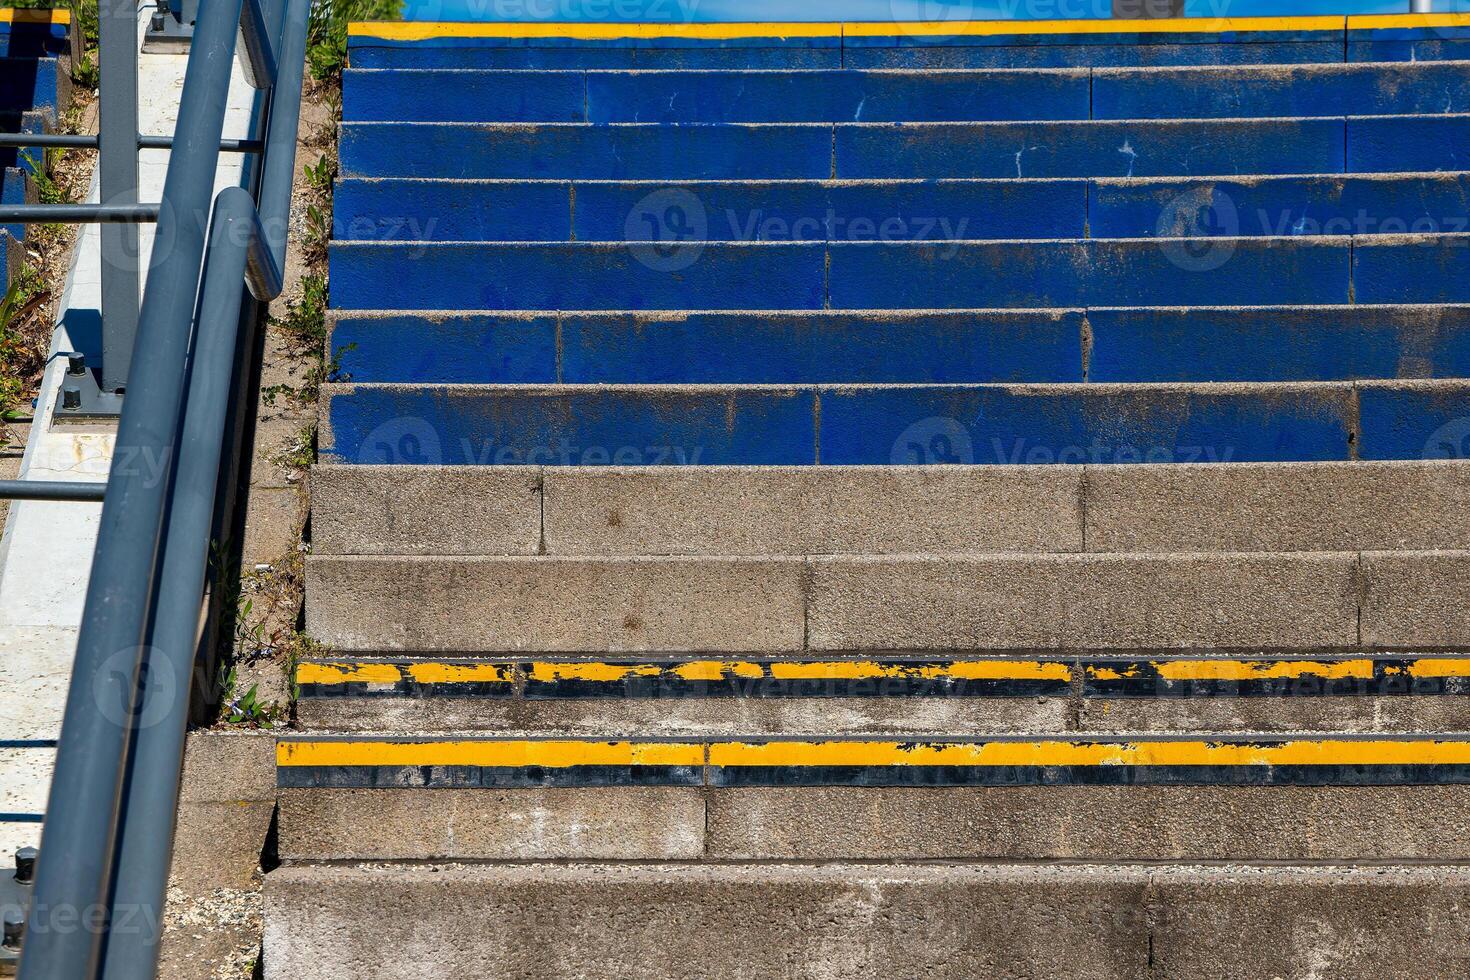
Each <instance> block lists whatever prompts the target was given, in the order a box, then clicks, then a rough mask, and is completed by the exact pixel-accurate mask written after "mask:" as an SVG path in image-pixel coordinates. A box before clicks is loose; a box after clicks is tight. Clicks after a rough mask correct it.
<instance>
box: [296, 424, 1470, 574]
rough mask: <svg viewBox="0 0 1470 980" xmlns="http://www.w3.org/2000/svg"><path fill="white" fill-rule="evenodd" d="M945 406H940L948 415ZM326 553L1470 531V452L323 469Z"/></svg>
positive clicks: (1140, 548) (1198, 544)
mask: <svg viewBox="0 0 1470 980" xmlns="http://www.w3.org/2000/svg"><path fill="white" fill-rule="evenodd" d="M935 421H937V420H935ZM312 492H313V498H312V503H313V514H312V529H313V550H314V551H315V553H316V554H318V555H537V554H547V555H565V556H580V557H589V556H634V555H819V554H912V553H922V554H966V553H985V552H1000V551H1006V552H1082V551H1089V552H1208V551H1273V552H1279V551H1365V550H1397V549H1406V548H1407V549H1426V550H1430V549H1463V548H1470V461H1467V460H1459V459H1450V460H1425V461H1404V462H1400V461H1387V462H1371V461H1358V462H1347V463H1232V464H1221V465H1210V464H1200V465H1189V464H1138V465H1124V464H1116V465H1086V466H1081V465H1057V466H1026V465H1018V466H824V467H801V466H772V467H740V466H731V467H719V468H709V467H696V466H668V467H597V466H591V467H577V466H547V467H539V466H531V467H518V466H364V465H357V466H351V465H321V466H317V467H316V468H315V470H314V471H313V475H312Z"/></svg>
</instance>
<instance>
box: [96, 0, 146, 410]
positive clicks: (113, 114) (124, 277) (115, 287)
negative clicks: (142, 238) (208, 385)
mask: <svg viewBox="0 0 1470 980" xmlns="http://www.w3.org/2000/svg"><path fill="white" fill-rule="evenodd" d="M97 13H98V21H97V60H98V67H99V69H100V71H99V75H100V77H99V79H98V86H97V87H98V90H99V96H98V97H99V99H100V106H99V112H100V116H101V120H100V123H101V125H100V127H99V133H98V136H97V185H98V188H99V190H100V197H101V201H102V203H103V204H136V203H138V12H137V6H136V4H135V3H134V2H132V0H102V2H101V4H100V5H99V6H98V8H97ZM98 231H99V232H100V234H101V238H102V390H103V391H105V392H109V393H111V392H117V391H119V390H121V389H122V388H124V387H125V386H126V385H127V383H128V367H129V366H130V365H131V363H132V360H133V339H134V337H136V336H137V333H138V301H139V289H140V285H139V271H140V266H141V259H140V258H139V255H138V226H137V225H135V224H107V225H103V226H102V227H101V228H99V229H98Z"/></svg>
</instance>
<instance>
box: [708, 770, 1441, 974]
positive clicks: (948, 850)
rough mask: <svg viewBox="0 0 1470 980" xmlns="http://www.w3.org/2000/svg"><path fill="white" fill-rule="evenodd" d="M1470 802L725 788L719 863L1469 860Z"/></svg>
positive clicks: (718, 818)
mask: <svg viewBox="0 0 1470 980" xmlns="http://www.w3.org/2000/svg"><path fill="white" fill-rule="evenodd" d="M1467 803H1470V787H1465V786H1398V787H1380V786H1324V787H1307V786H1146V787H1145V786H1007V787H945V788H942V789H941V788H917V787H910V788H903V789H895V788H891V787H888V788H873V787H847V786H843V787H833V786H825V787H762V788H759V789H755V788H748V789H747V788H741V789H716V790H712V791H711V792H710V797H709V832H708V856H709V857H710V858H713V859H740V860H753V859H759V860H770V861H780V860H893V861H902V860H945V859H954V860H960V859H977V860H1000V861H1022V860H1077V861H1117V862H1122V861H1269V860H1280V861H1307V860H1368V859H1393V860H1434V861H1460V860H1465V859H1467V858H1470V842H1467V841H1466V839H1465V830H1466V828H1467V827H1470V817H1467V816H1466V812H1467V811H1466V809H1465V807H1466V804H1467ZM1265 975H1266V976H1269V975H1270V974H1265Z"/></svg>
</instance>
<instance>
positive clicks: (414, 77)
mask: <svg viewBox="0 0 1470 980" xmlns="http://www.w3.org/2000/svg"><path fill="white" fill-rule="evenodd" d="M1429 68H1430V70H1431V71H1432V70H1433V68H1434V66H1429ZM1419 70H1421V71H1422V69H1419ZM1452 79H1453V74H1452V73H1448V72H1447V73H1445V78H1444V79H1442V80H1441V79H1438V78H1437V77H1436V78H1434V79H1433V80H1427V81H1426V84H1436V83H1438V84H1441V85H1445V84H1452ZM342 84H343V100H342V110H343V119H344V120H345V121H348V122H393V121H396V120H408V119H412V120H416V121H419V122H590V123H614V122H635V123H636V122H643V123H724V122H828V123H831V122H947V121H966V120H1014V119H1086V118H1088V96H1089V90H1090V84H1089V77H1088V72H1087V71H1085V70H1072V71H1044V72H1036V71H987V72H943V73H936V72H932V71H924V72H869V71H853V70H841V69H838V70H827V71H691V70H684V71H639V72H580V71H561V72H557V71H529V72H502V71H443V70H439V71H434V70H427V71H426V70H402V69H400V70H396V71H374V70H351V71H348V72H346V73H345V74H344V75H343V79H342ZM1410 84H1411V85H1412V84H1413V83H1412V81H1411V82H1410ZM1440 101H1441V105H1442V103H1443V99H1441V100H1440ZM1433 111H1443V110H1442V109H1441V108H1439V107H1436V109H1435V110H1433ZM1340 113H1341V110H1340V109H1338V110H1335V112H1334V114H1340Z"/></svg>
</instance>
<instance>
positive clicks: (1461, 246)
mask: <svg viewBox="0 0 1470 980" xmlns="http://www.w3.org/2000/svg"><path fill="white" fill-rule="evenodd" d="M1467 285H1470V234H1460V235H1402V236H1394V235H1386V236H1380V237H1378V238H1363V239H1360V240H1359V241H1358V242H1357V244H1356V245H1355V247H1354V249H1353V288H1354V292H1355V295H1356V298H1357V301H1358V302H1360V303H1459V302H1463V301H1464V299H1465V298H1470V297H1464V298H1462V296H1463V294H1464V293H1465V292H1466V287H1467Z"/></svg>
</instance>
